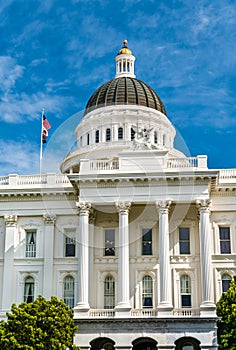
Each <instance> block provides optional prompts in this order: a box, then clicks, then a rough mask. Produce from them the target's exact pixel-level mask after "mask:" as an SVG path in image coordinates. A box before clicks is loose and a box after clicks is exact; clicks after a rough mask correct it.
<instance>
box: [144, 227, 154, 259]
mask: <svg viewBox="0 0 236 350" xmlns="http://www.w3.org/2000/svg"><path fill="white" fill-rule="evenodd" d="M142 255H152V229H151V228H144V229H142Z"/></svg>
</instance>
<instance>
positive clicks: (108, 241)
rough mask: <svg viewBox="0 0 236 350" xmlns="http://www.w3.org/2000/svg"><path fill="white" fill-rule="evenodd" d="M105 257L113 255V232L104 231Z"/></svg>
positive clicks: (111, 230)
mask: <svg viewBox="0 0 236 350" xmlns="http://www.w3.org/2000/svg"><path fill="white" fill-rule="evenodd" d="M104 255H105V256H110V255H113V256H114V255H115V230H114V229H106V230H105V252H104Z"/></svg>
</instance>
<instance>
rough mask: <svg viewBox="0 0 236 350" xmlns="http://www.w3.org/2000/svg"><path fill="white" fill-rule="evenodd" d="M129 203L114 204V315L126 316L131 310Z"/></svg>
mask: <svg viewBox="0 0 236 350" xmlns="http://www.w3.org/2000/svg"><path fill="white" fill-rule="evenodd" d="M130 206H131V203H130V202H121V203H116V207H117V209H118V211H119V247H118V298H117V299H118V305H117V306H116V315H119V316H122V315H124V313H125V314H126V315H127V312H128V313H129V312H130V310H131V305H130V295H129V293H130V292H129V209H130Z"/></svg>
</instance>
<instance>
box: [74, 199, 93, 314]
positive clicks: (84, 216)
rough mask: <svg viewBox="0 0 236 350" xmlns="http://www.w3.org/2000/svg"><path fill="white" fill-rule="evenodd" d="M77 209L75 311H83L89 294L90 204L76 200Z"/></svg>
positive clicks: (86, 308) (87, 305)
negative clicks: (76, 292)
mask: <svg viewBox="0 0 236 350" xmlns="http://www.w3.org/2000/svg"><path fill="white" fill-rule="evenodd" d="M76 206H77V208H78V210H79V232H78V303H77V305H76V307H75V312H77V314H78V313H80V312H82V313H85V312H88V311H89V309H90V306H89V303H88V296H89V213H90V208H91V204H90V203H84V202H80V203H79V202H77V203H76Z"/></svg>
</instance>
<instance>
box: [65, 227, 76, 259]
mask: <svg viewBox="0 0 236 350" xmlns="http://www.w3.org/2000/svg"><path fill="white" fill-rule="evenodd" d="M74 236H75V232H68V233H66V237H65V256H75V237H74Z"/></svg>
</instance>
